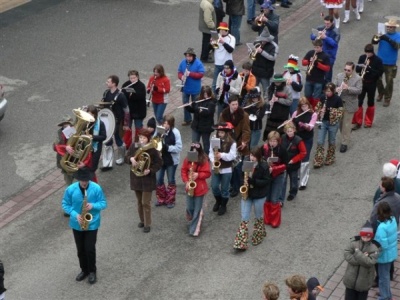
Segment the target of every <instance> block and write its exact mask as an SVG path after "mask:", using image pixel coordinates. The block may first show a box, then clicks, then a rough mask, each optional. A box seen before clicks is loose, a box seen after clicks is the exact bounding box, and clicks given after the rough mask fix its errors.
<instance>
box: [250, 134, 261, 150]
mask: <svg viewBox="0 0 400 300" xmlns="http://www.w3.org/2000/svg"><path fill="white" fill-rule="evenodd" d="M260 138H261V129H257V130H252V131H251V137H250V149H253V148H254V147H257V146H258V142H259V141H260Z"/></svg>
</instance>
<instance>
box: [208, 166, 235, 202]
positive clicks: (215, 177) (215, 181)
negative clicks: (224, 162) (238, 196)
mask: <svg viewBox="0 0 400 300" xmlns="http://www.w3.org/2000/svg"><path fill="white" fill-rule="evenodd" d="M231 178H232V173H226V174H215V173H214V172H212V176H211V189H212V192H213V195H214V196H215V197H218V196H222V198H229V183H230V182H231ZM220 186H221V187H220Z"/></svg>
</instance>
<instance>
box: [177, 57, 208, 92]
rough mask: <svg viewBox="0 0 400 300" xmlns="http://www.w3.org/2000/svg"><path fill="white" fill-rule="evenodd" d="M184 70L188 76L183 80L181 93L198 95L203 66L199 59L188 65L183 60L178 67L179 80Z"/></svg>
mask: <svg viewBox="0 0 400 300" xmlns="http://www.w3.org/2000/svg"><path fill="white" fill-rule="evenodd" d="M186 68H187V69H188V70H189V72H190V75H189V76H188V77H187V78H186V80H185V83H184V84H185V85H184V87H183V92H184V93H185V94H200V89H201V78H202V77H203V75H204V66H203V63H202V62H201V61H200V59H197V58H195V59H194V60H193V62H192V63H190V64H188V63H187V61H186V59H183V60H182V61H181V63H180V64H179V67H178V77H179V79H181V77H182V75H183V74H184V73H185V71H186Z"/></svg>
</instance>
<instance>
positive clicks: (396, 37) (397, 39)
mask: <svg viewBox="0 0 400 300" xmlns="http://www.w3.org/2000/svg"><path fill="white" fill-rule="evenodd" d="M385 36H387V37H388V40H389V41H391V42H392V43H394V44H397V46H396V47H393V45H392V44H391V43H389V41H387V40H384V39H382V37H381V39H380V41H379V48H378V56H379V58H380V59H382V62H383V64H384V65H389V66H394V65H396V61H397V56H398V50H399V43H400V32H394V33H391V34H388V33H386V34H385Z"/></svg>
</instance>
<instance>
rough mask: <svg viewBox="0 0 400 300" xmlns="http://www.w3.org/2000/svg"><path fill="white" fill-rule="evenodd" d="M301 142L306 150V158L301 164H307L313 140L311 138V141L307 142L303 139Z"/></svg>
mask: <svg viewBox="0 0 400 300" xmlns="http://www.w3.org/2000/svg"><path fill="white" fill-rule="evenodd" d="M303 142H304V145H305V146H306V149H307V155H306V157H304V159H303V160H302V162H308V161H309V160H310V153H311V149H312V146H313V142H314V138H313V137H312V138H311V139H307V140H304V139H303Z"/></svg>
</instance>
